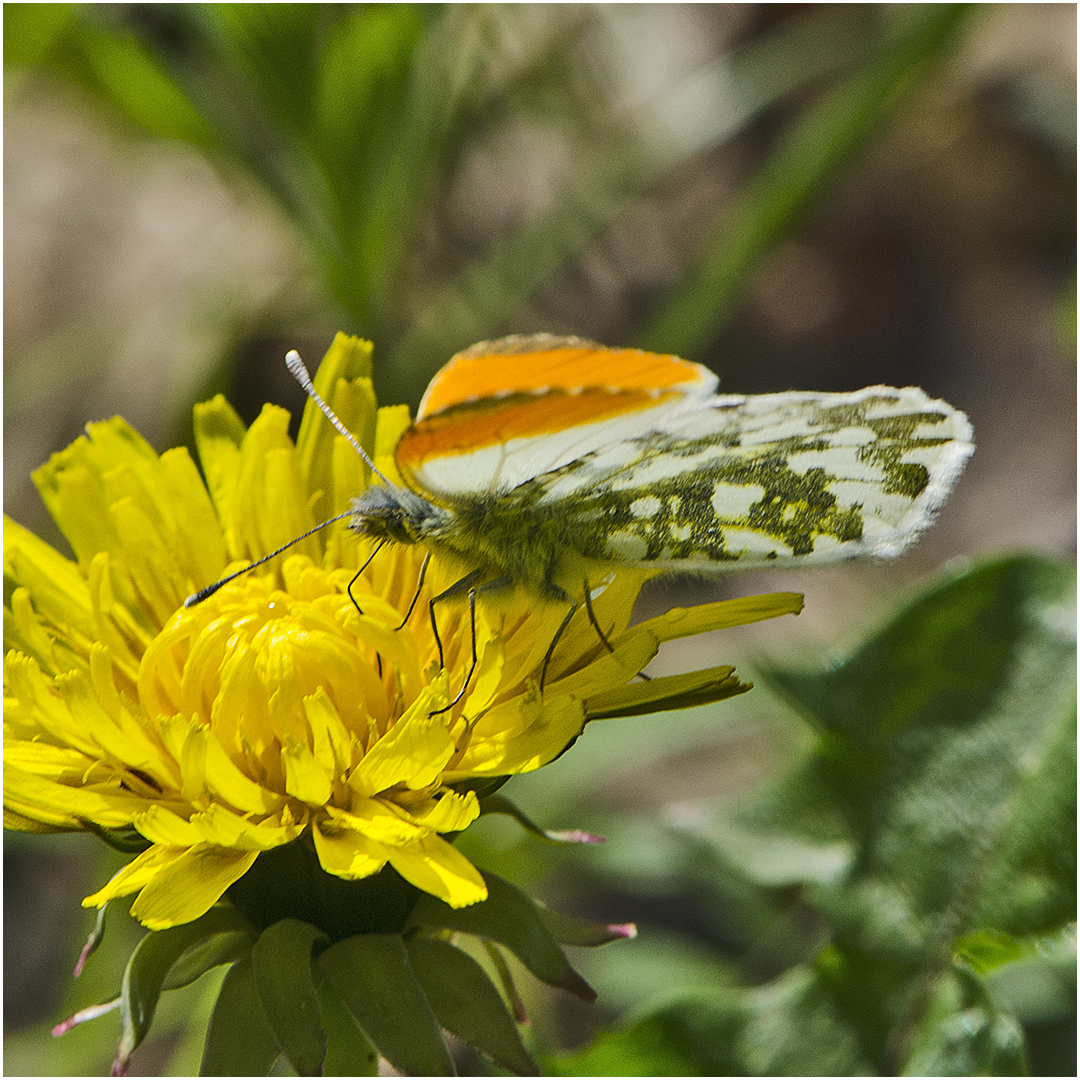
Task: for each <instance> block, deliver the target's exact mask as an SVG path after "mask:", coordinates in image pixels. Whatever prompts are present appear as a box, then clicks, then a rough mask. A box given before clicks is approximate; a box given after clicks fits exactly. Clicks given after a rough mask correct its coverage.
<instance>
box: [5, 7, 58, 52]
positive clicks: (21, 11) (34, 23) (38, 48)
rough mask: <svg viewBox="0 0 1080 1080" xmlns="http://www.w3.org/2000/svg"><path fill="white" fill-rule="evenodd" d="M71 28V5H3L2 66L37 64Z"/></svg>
mask: <svg viewBox="0 0 1080 1080" xmlns="http://www.w3.org/2000/svg"><path fill="white" fill-rule="evenodd" d="M74 25H75V12H74V10H73V5H71V4H5V5H4V63H5V65H6V64H27V65H30V64H40V63H41V62H42V61H43V60H44V59H45V58H46V57H47V56H48V55H49V53H50V52H52V50H53V49H54V48H55V47H56V45H57V44H58V43H59V42H60V41H62V40H63V38H64V37H65V36H66V35H67V34H68V33H69V32H70V31H71V29H72V27H73V26H74Z"/></svg>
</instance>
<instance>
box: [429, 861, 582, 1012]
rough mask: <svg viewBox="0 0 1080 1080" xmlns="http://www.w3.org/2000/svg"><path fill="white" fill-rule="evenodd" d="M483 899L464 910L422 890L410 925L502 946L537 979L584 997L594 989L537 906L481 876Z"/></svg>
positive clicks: (500, 882) (490, 876) (506, 886)
mask: <svg viewBox="0 0 1080 1080" xmlns="http://www.w3.org/2000/svg"><path fill="white" fill-rule="evenodd" d="M484 881H485V882H486V883H487V887H488V898H487V899H486V900H484V901H483V902H482V903H479V904H473V905H472V906H471V907H467V908H452V907H450V906H449V905H448V904H444V903H443V902H442V901H441V900H436V899H435V897H434V896H431V895H430V894H428V893H424V895H423V896H421V897H420V899H419V900H418V901H417V903H416V907H415V908H413V912H412V915H411V916H410V917H409V926H435V927H441V928H443V929H446V930H457V931H459V932H460V933H464V934H475V935H476V936H477V937H481V938H486V939H488V940H490V941H497V942H498V943H499V944H500V945H505V946H506V947H507V948H508V949H509V950H510V951H511V952H512V953H513V954H514V955H515V956H516V957H517V958H518V959H519V960H520V961H521V962H522V963H523V964H524V965H525V966H526V967H527V968H528V969H529V970H530V971H531V972H532V973H533V974H534V975H535V976H536V977H537V978H538V979H540V980H541V981H542V982H546V983H547V984H548V985H549V986H559V987H561V988H562V989H563V990H569V991H570V993H572V994H576V995H577V996H578V997H580V998H581V999H582V1000H583V1001H595V1000H596V991H595V990H593V988H592V987H591V986H589V984H588V983H587V982H586V981H585V980H584V979H583V978H582V977H581V976H580V975H579V974H578V973H577V972H576V971H574V969H573V968H572V967H571V966H570V964H569V963H568V962H567V959H566V957H565V956H564V955H563V953H562V950H561V949H560V948H559V946H558V945H557V944H556V943H555V939H554V937H552V935H551V933H550V932H549V930H548V928H547V927H546V926H545V925H544V920H543V918H542V917H541V915H540V913H539V911H538V910H537V908H536V905H535V904H534V903H533V902H532V901H531V900H530V899H529V898H528V897H527V896H526V895H525V894H524V893H523V892H520V891H519V890H518V889H515V888H514V886H513V885H511V884H510V883H509V882H506V881H503V879H502V878H499V877H496V876H495V875H494V874H487V873H485V874H484Z"/></svg>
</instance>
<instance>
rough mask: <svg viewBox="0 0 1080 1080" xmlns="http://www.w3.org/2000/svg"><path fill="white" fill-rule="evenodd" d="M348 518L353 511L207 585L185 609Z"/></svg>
mask: <svg viewBox="0 0 1080 1080" xmlns="http://www.w3.org/2000/svg"><path fill="white" fill-rule="evenodd" d="M347 517H352V511H351V510H346V511H345V513H344V514H338V516H337V517H332V518H330V520H329V521H324V522H323V523H322V524H321V525H316V526H315V528H314V529H308V531H307V532H306V533H303V534H301V535H300V536H296V537H293V539H292V540H290V541H289V542H288V543H287V544H282V545H281V547H279V548H278V549H277V551H271V552H270V554H269V555H264V556H263V557H262V558H261V559H256V560H255V562H253V563H252V564H251V565H250V566H245V567H244V568H243V569H242V570H237V571H235V573H232V574H229V575H227V576H226V577H223V578H222V579H221V580H220V581H215V582H214V584H213V585H207V586H206V588H205V589H200V590H199V591H198V592H195V593H192V594H191V595H190V596H189V597H188V598H187V599H186V600H185V601H184V607H194V606H195V605H196V604H201V603H202V602H203V601H204V600H206V599H207V598H208V597H211V596H213V595H214V593H216V592H217V591H218V589H220V588H221V586H222V585H228V584H229V582H230V581H233V580H235V579H236V578H238V577H242V576H243V575H244V574H248V573H250V572H251V571H252V570H254V569H255V567H257V566H262V564H263V563H264V562H268V561H269V560H270V559H273V558H275V557H276V556H278V555H280V554H281V553H282V552H283V551H288V550H289V548H291V547H292V546H293V544H299V543H300V541H301V540H306V539H307V538H308V537H309V536H311V535H312V534H313V533H317V532H318V531H319V530H320V529H325V528H326V526H327V525H333V524H334V522H335V521H340V520H341V519H342V518H347Z"/></svg>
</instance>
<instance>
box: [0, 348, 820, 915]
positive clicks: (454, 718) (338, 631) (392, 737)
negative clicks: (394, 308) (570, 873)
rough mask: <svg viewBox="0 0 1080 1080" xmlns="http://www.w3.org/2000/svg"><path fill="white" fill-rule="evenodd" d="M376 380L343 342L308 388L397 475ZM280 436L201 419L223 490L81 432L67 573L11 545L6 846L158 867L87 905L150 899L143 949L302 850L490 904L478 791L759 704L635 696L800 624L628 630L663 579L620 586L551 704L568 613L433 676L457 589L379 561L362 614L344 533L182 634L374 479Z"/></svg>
mask: <svg viewBox="0 0 1080 1080" xmlns="http://www.w3.org/2000/svg"><path fill="white" fill-rule="evenodd" d="M370 364H371V357H370V346H369V345H368V344H367V343H364V342H360V341H358V340H356V339H349V338H345V337H343V336H340V335H339V337H338V339H337V340H336V341H335V343H334V345H333V346H332V347H331V349H330V351H329V353H328V354H327V356H326V358H325V360H324V362H323V364H322V366H321V368H320V370H319V374H318V378H317V380H316V386H317V388H318V389H319V391H320V392H321V393H322V395H323V397H325V398H326V399H327V400H328V401H329V402H330V404H331V405H332V407H333V408H334V410H335V411H336V412H337V414H338V415H339V416H340V417H341V418H342V420H343V421H344V422H345V423H346V424H347V425H348V427H349V428H350V429H351V430H352V431H354V432H355V433H356V435H357V437H358V439H359V440H360V441H361V443H362V444H363V445H365V446H367V447H368V448H369V449H370V450H372V451H373V452H374V456H375V460H376V462H377V464H378V465H379V468H380V469H382V470H383V471H385V472H388V473H390V474H391V475H393V469H394V466H393V459H392V458H391V457H390V456H389V452H390V451H391V450H392V448H393V447H394V445H395V443H396V441H397V439H398V438H399V437H400V435H401V433H402V432H403V431H404V430H405V428H406V426H407V424H408V414H407V410H405V409H403V408H389V409H381V410H377V409H376V407H375V400H374V395H373V392H372V389H371V382H370ZM288 421H289V417H288V414H287V413H286V412H285V411H284V410H282V409H280V408H277V407H274V406H269V405H268V406H266V407H265V408H264V410H263V412H262V414H261V415H260V416H259V417H258V419H257V420H256V421H255V422H254V423H253V424H252V425H251V427H250V428H247V429H245V428H244V426H243V425H242V423H241V421H240V420H239V418H238V417H237V415H236V414H235V412H234V411H233V410H232V408H231V407H230V406H229V405H228V404H227V403H226V402H225V400H224V399H223V398H221V397H218V398H216V399H214V400H213V401H211V402H208V403H206V404H204V405H202V406H199V407H198V408H197V409H196V441H197V446H198V450H199V456H200V459H201V464H202V470H203V475H204V476H205V483H204V481H203V479H202V478H201V477H200V475H199V472H198V470H197V469H196V467H195V465H194V463H193V462H192V460H191V458H190V457H189V455H188V453H187V451H186V450H184V449H174V450H169V451H167V452H166V453H164V454H162V455H160V456H159V455H158V454H156V453H155V452H154V451H153V450H152V449H151V447H150V446H149V445H147V443H146V442H145V441H143V439H142V438H140V436H139V435H138V434H137V433H136V432H135V431H133V430H132V429H131V428H130V427H129V426H128V425H127V424H126V423H125V422H124V421H123V420H121V419H119V418H116V419H113V420H109V421H106V422H103V423H96V424H91V425H88V428H87V436H86V437H85V438H79V439H77V440H76V441H75V442H74V443H73V444H72V445H71V446H69V447H68V448H67V449H66V450H64V451H62V452H61V453H59V454H56V455H55V456H54V457H53V458H52V460H50V461H49V462H48V463H47V464H46V465H44V466H43V467H42V468H41V469H40V470H38V472H37V473H36V474H35V481H36V482H37V485H38V487H39V489H40V491H41V493H42V497H43V499H44V501H45V503H46V505H47V506H48V509H49V511H50V512H51V514H52V516H53V517H54V518H55V520H56V522H57V524H58V525H59V527H60V529H61V530H62V532H63V534H64V535H65V537H66V538H67V540H68V542H69V543H70V545H71V548H72V550H73V552H74V556H75V559H74V561H72V560H69V559H67V558H65V557H64V556H62V555H60V554H59V553H58V552H56V551H55V550H53V549H52V548H51V547H49V546H48V545H47V544H45V543H44V542H43V541H41V540H40V539H38V538H37V537H36V536H34V535H33V534H32V533H30V532H28V531H27V530H26V529H24V528H22V527H20V526H19V525H17V524H16V523H14V522H12V521H10V520H8V519H5V522H4V575H5V598H6V600H5V612H4V614H5V647H6V658H5V665H4V809H5V824H6V825H8V826H9V827H13V828H17V829H23V830H30V831H57V830H71V829H92V830H95V831H104V832H109V833H124V832H129V831H133V832H134V833H136V834H138V836H139V837H141V838H143V841H144V842H145V845H146V846H145V847H144V849H143V850H142V851H141V853H140V854H138V855H137V856H136V857H135V858H134V859H133V860H132V861H131V862H130V863H129V864H128V865H127V866H126V867H125V868H124V869H122V870H121V871H120V872H119V873H118V874H116V876H115V877H114V878H113V879H112V880H111V881H110V882H108V884H106V885H105V886H104V887H103V888H101V889H100V890H98V891H97V892H95V893H94V894H93V895H91V896H89V897H87V898H86V900H85V901H84V904H86V905H88V906H93V905H97V906H101V905H103V904H104V903H106V902H107V901H109V900H111V899H113V898H116V897H121V896H126V895H130V894H132V893H138V896H137V897H136V899H135V901H134V904H133V905H132V909H131V910H132V914H133V915H134V916H135V917H136V918H137V919H139V920H140V921H141V922H143V923H144V924H145V925H147V926H148V927H150V928H152V929H159V928H163V927H167V926H172V925H176V924H179V923H184V922H188V921H191V920H193V919H196V918H198V917H199V916H200V915H202V914H203V913H204V912H206V911H207V910H208V909H209V908H210V907H211V906H212V905H213V904H214V903H215V902H216V901H217V900H218V899H219V898H220V897H221V896H222V895H223V894H224V893H225V892H226V891H227V890H228V889H229V888H230V887H231V886H233V885H234V883H236V882H237V881H238V880H239V879H240V878H241V877H242V876H243V875H244V874H245V873H246V872H247V871H248V870H249V869H250V868H251V867H252V865H253V864H254V862H255V860H256V859H257V858H258V857H259V855H260V853H263V852H269V851H271V850H272V849H276V848H279V847H281V846H283V845H286V844H290V843H294V842H299V843H301V844H306V845H308V846H309V847H310V848H311V849H313V851H314V852H315V854H316V855H317V858H318V862H319V864H320V865H321V867H322V868H323V869H324V870H325V871H327V872H328V873H330V874H332V875H336V876H337V877H339V878H343V879H360V878H366V877H370V876H371V875H375V874H377V873H379V872H380V871H382V870H383V869H384V868H385V867H387V866H389V867H392V868H393V869H394V870H395V871H396V872H397V873H398V874H399V875H400V876H401V877H402V878H404V879H405V881H407V882H409V883H411V885H413V886H415V887H416V888H418V889H420V890H423V891H425V892H428V893H431V894H433V895H434V896H436V897H438V898H440V899H442V900H444V901H445V902H447V903H448V904H450V905H451V906H454V907H462V906H466V905H469V904H473V903H476V902H478V901H481V900H483V899H484V898H485V897H486V895H487V890H486V886H485V883H484V880H483V878H482V877H481V875H480V873H479V872H478V871H477V869H476V868H475V867H474V866H473V865H472V864H471V863H470V862H469V861H468V860H467V859H466V858H465V857H464V856H463V855H461V854H460V853H459V852H458V851H457V849H456V848H454V846H453V845H452V843H451V842H450V841H449V840H448V839H446V837H447V835H452V834H456V833H458V832H460V831H461V830H462V829H464V828H466V827H467V826H468V825H469V824H470V823H471V822H472V821H473V820H475V819H476V817H477V816H478V815H479V814H480V812H481V807H480V802H479V799H478V791H479V792H482V791H483V790H484V789H485V785H486V786H487V787H488V788H490V787H494V786H495V785H496V784H497V783H498V782H499V781H500V780H501V779H502V778H505V777H507V776H510V775H513V774H516V773H521V772H527V771H529V770H532V769H537V768H539V767H541V766H543V765H545V764H547V763H548V762H550V761H552V760H553V759H554V758H556V757H557V756H559V754H561V753H562V752H563V751H564V750H565V749H566V748H567V746H568V745H569V744H570V743H572V742H573V741H574V739H575V738H576V737H577V736H578V735H579V734H580V732H581V730H582V728H583V726H584V725H585V723H586V722H587V721H589V720H591V719H599V718H603V717H615V716H622V715H630V714H632V713H639V712H646V711H653V710H656V709H659V708H665V707H666V708H670V707H673V706H676V705H678V706H682V705H689V704H698V703H701V702H704V701H710V700H717V699H720V698H723V697H727V696H730V695H731V694H734V693H738V692H740V691H742V690H744V689H747V687H745V686H744V685H742V684H740V683H739V682H738V680H736V679H735V678H734V675H733V672H732V669H731V668H727V667H719V668H713V669H710V670H707V671H703V672H695V673H693V674H690V675H685V676H676V677H671V678H665V679H656V680H652V681H648V682H644V681H635V677H636V676H637V674H638V672H640V671H641V669H642V668H643V667H644V666H645V665H646V664H647V663H648V662H649V660H650V659H651V658H652V656H653V655H654V654H655V652H656V650H657V648H658V647H659V644H660V643H661V642H663V641H666V640H669V639H672V638H675V637H680V636H684V635H686V634H693V633H698V632H701V631H703V630H708V629H715V628H717V627H721V626H730V625H735V624H739V623H744V622H750V621H754V620H756V619H762V618H769V617H772V616H775V615H779V614H784V613H788V612H796V611H798V609H799V607H800V606H801V598H800V597H798V596H797V595H795V594H776V595H774V596H769V597H754V598H749V599H747V600H738V601H729V602H723V603H718V604H709V605H703V606H701V607H699V608H695V609H690V610H688V611H678V610H677V611H673V612H669V613H668V614H667V615H665V616H662V617H660V618H657V619H652V620H650V621H648V622H645V623H641V624H639V625H637V626H634V627H632V628H629V623H630V616H631V612H632V609H633V604H634V601H635V599H636V597H637V594H638V591H639V589H640V588H641V585H642V583H643V581H644V579H645V577H646V575H645V574H644V573H643V572H641V571H636V570H625V571H624V570H620V571H618V572H613V573H608V574H607V576H606V577H603V578H602V579H601V578H597V581H596V583H595V585H594V588H593V594H594V595H593V608H594V611H595V615H596V618H597V620H598V622H599V623H600V625H601V626H603V628H604V632H605V635H606V636H607V639H608V642H609V643H610V648H609V646H608V644H607V643H605V642H604V640H602V639H601V637H600V635H599V634H598V633H597V631H596V628H594V627H593V626H592V625H591V622H590V620H589V619H588V618H587V617H586V614H587V613H586V612H583V611H578V612H577V613H575V615H574V618H573V619H572V620H571V622H570V624H569V626H568V627H567V628H566V630H565V632H564V633H563V634H562V635H561V637H559V640H558V644H557V648H556V649H555V651H554V653H553V656H552V657H551V661H550V665H549V670H548V672H547V674H546V681H545V682H544V685H543V687H542V688H541V687H540V685H539V682H540V679H539V672H540V668H541V665H542V664H543V663H544V660H545V656H546V654H547V652H548V649H549V647H550V645H551V642H552V641H553V640H554V639H555V637H556V634H557V631H558V628H559V624H560V623H561V621H562V620H563V618H564V615H565V607H562V606H560V605H558V604H550V603H543V602H539V601H537V600H536V599H535V597H533V596H531V595H529V594H528V593H526V592H524V591H522V590H516V591H513V592H511V593H509V594H508V595H506V596H503V597H499V598H497V599H496V600H488V599H485V598H482V599H481V600H480V602H479V603H478V604H477V606H476V611H475V619H473V618H471V617H470V612H469V609H468V606H467V605H465V604H462V603H457V602H453V601H447V602H444V603H442V604H440V605H439V606H438V609H437V610H438V620H439V627H438V628H439V636H440V638H441V640H442V646H443V650H442V661H443V662H442V663H441V664H440V651H439V645H438V642H437V641H436V638H435V635H434V633H433V630H432V626H431V622H430V620H429V618H428V617H427V604H428V601H429V600H430V599H431V597H433V596H437V595H438V594H439V593H440V592H442V591H444V590H446V589H447V588H449V587H450V586H451V585H453V584H454V583H455V581H457V580H459V579H460V578H461V576H462V574H463V572H464V571H463V568H462V566H461V565H460V564H458V563H456V562H455V561H453V560H452V559H451V560H447V559H445V558H442V557H439V556H436V557H435V558H434V559H433V560H432V562H431V564H430V567H429V569H428V572H427V574H426V577H425V579H424V581H423V585H422V588H421V587H420V577H421V574H420V569H421V563H422V559H423V554H424V552H423V550H422V549H418V548H417V547H416V546H396V545H387V546H386V547H385V548H384V549H383V550H382V551H380V552H379V554H378V556H377V557H376V558H374V559H373V560H371V562H370V563H369V564H368V565H367V566H366V568H365V569H364V570H363V572H362V573H361V574H360V576H359V578H358V579H357V580H356V581H355V583H354V584H353V585H352V594H353V596H354V597H355V599H356V603H354V602H353V600H352V599H350V596H349V594H348V592H347V589H348V587H349V585H350V582H352V580H353V578H354V576H355V575H356V574H357V568H358V567H360V566H363V564H364V561H365V560H366V559H367V557H368V555H369V554H370V553H371V551H372V545H371V542H370V541H366V540H358V539H357V538H356V537H355V536H353V535H351V534H349V532H348V529H347V527H346V525H345V524H344V523H341V522H339V523H337V524H335V525H332V526H330V527H329V528H327V529H326V530H325V531H324V532H322V533H320V534H318V535H316V536H312V537H309V538H307V539H305V540H303V541H302V542H301V543H300V544H299V545H297V547H296V548H295V549H294V550H293V552H292V553H291V554H290V555H288V556H287V557H283V558H280V559H277V560H274V561H272V562H270V563H267V564H265V565H264V566H261V567H259V568H258V569H257V570H256V571H255V572H253V573H252V574H250V575H247V576H245V577H243V578H240V579H238V580H237V581H235V582H232V583H230V584H229V585H227V586H225V587H224V588H222V589H221V590H220V591H219V592H217V593H215V594H214V595H213V596H211V597H210V598H209V599H207V600H206V601H205V602H203V603H201V604H198V605H196V606H194V607H192V608H185V607H184V606H183V601H184V598H185V597H186V596H188V595H189V594H191V593H192V592H193V591H194V590H195V589H197V588H200V587H202V586H204V585H206V584H207V583H209V582H212V581H214V580H215V579H217V578H219V577H221V576H222V574H223V573H224V572H225V571H226V570H227V569H229V568H231V569H237V568H239V567H240V566H242V565H245V564H246V563H248V562H249V561H252V560H256V559H258V558H260V557H261V556H263V555H265V554H267V553H268V552H270V551H272V550H274V549H275V548H276V547H278V546H280V545H281V544H284V543H286V542H288V541H289V540H290V539H292V538H293V537H295V536H297V535H299V534H301V533H303V532H305V531H306V530H308V529H310V528H312V527H313V526H314V525H315V524H317V523H318V522H319V521H322V520H325V519H326V518H328V517H330V516H332V515H333V514H334V513H340V512H341V510H342V509H344V508H345V507H346V506H347V505H348V502H349V499H350V498H351V497H352V496H355V495H356V494H357V493H358V492H360V491H362V490H364V488H365V486H366V483H367V470H366V467H365V466H364V464H363V462H362V461H361V459H360V458H359V457H357V455H356V454H355V453H354V452H353V451H352V449H351V448H350V447H349V446H348V445H347V444H346V442H345V440H344V439H342V438H341V437H340V436H338V435H336V434H335V433H334V432H333V431H332V430H331V428H330V426H329V425H328V424H327V423H326V422H325V420H324V419H323V418H322V417H321V415H320V414H319V413H318V412H317V411H316V410H315V409H314V408H313V407H312V406H311V405H310V403H309V407H308V409H307V410H306V412H305V415H304V418H303V422H302V424H301V427H300V432H299V436H298V438H297V441H296V443H295V445H294V444H293V442H292V441H291V440H290V438H289V435H288ZM467 569H468V568H467V567H466V568H465V570H467ZM418 591H419V599H418V601H417V602H416V603H415V607H414V606H413V604H414V599H416V596H417V593H418ZM410 609H411V610H412V614H411V615H410V616H409V617H408V619H407V620H406V613H408V612H409V611H410ZM474 633H475V657H476V663H475V670H474V671H473V673H472V675H471V677H469V678H468V680H467V683H466V676H467V675H468V673H469V672H470V670H471V669H472V666H473V644H472V641H473V635H474ZM463 684H465V692H464V693H463V694H460V698H459V700H456V701H455V696H456V695H458V692H459V691H460V689H461V687H462V685H463ZM452 702H453V705H452V707H448V706H451V703H452Z"/></svg>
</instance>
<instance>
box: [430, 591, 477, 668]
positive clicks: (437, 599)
mask: <svg viewBox="0 0 1080 1080" xmlns="http://www.w3.org/2000/svg"><path fill="white" fill-rule="evenodd" d="M483 576H484V571H483V570H474V571H473V572H472V573H471V574H466V575H465V576H464V577H463V578H461V579H460V580H459V581H455V582H454V584H453V585H451V586H450V588H449V589H446V590H445V591H443V592H441V593H439V595H438V596H433V597H432V598H431V599H430V600H429V601H428V614H429V615H430V617H431V632H432V633H433V634H434V635H435V644H436V645H437V646H438V648H439V667H445V666H446V661H445V658H444V656H443V643H442V638H441V637H439V624H438V623H437V622H436V621H435V605H436V604H438V603H441V602H442V601H443V600H450V599H451V598H453V597H455V596H460V595H461V594H462V593H463V592H472V591H473V590H474V589H475V587H476V583H477V582H478V581H479V580H480V579H481V578H482V577H483ZM474 610H475V609H474ZM475 637H476V627H475V626H474V627H473V638H474V639H475ZM475 653H476V649H475V647H474V648H473V654H474V659H475Z"/></svg>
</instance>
